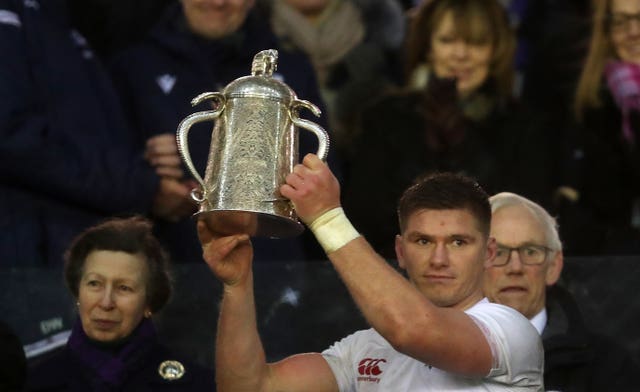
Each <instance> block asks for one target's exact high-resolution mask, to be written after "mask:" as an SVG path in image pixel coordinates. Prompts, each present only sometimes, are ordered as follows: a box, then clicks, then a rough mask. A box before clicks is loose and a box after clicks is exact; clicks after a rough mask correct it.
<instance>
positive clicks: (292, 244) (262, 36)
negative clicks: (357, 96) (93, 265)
mask: <svg viewBox="0 0 640 392" xmlns="http://www.w3.org/2000/svg"><path fill="white" fill-rule="evenodd" d="M264 49H278V52H279V55H278V68H277V71H276V72H275V76H276V77H282V81H284V82H285V83H286V84H288V85H289V86H290V87H291V88H292V89H293V90H294V91H295V92H296V95H297V96H298V98H300V99H305V100H308V101H310V102H312V103H314V104H315V105H317V106H319V107H320V108H321V109H323V106H324V105H323V104H322V102H321V98H320V94H319V91H318V87H317V83H316V79H315V74H314V72H313V68H312V67H311V65H310V63H309V61H308V60H307V58H306V57H305V56H304V55H303V54H302V53H299V52H290V51H287V50H283V49H281V48H280V47H279V45H278V41H277V39H276V38H275V36H274V35H273V33H272V32H271V30H270V27H269V25H268V20H267V19H266V18H260V16H259V15H258V13H257V11H255V10H254V11H252V12H250V13H249V15H248V16H247V19H246V21H245V23H244V24H243V25H242V26H241V28H240V29H239V31H237V32H235V33H233V34H232V35H230V36H228V37H225V38H222V39H219V40H206V39H203V38H201V37H198V36H196V35H194V34H193V33H191V32H190V31H188V29H187V27H186V22H185V19H184V15H183V12H182V6H181V5H180V4H175V5H174V6H173V7H170V8H169V9H168V10H167V13H166V15H165V16H164V18H163V19H162V20H161V21H160V22H159V23H158V24H157V25H156V26H155V27H154V29H153V30H152V31H151V33H150V36H149V37H148V38H147V39H146V40H145V41H144V42H143V43H141V44H140V45H136V46H133V47H131V48H129V49H127V50H125V51H124V52H122V53H120V54H119V55H117V56H116V57H115V58H114V59H113V61H112V62H111V64H110V66H111V67H110V68H111V71H112V75H113V79H114V81H115V83H116V86H117V88H118V90H119V91H120V93H121V96H122V100H123V102H124V105H125V108H126V110H127V111H128V114H129V116H130V118H131V120H132V123H133V125H134V127H135V129H136V134H137V137H138V141H139V142H140V143H144V141H145V140H146V139H148V138H149V137H150V136H153V135H157V134H161V133H175V132H176V130H177V128H178V124H179V123H180V121H182V120H183V119H184V118H185V117H187V116H188V115H189V114H191V113H194V112H197V111H203V110H208V109H209V108H210V105H211V102H210V101H209V102H205V103H202V104H200V105H198V106H196V107H192V106H191V104H190V102H191V100H192V99H193V98H194V97H195V96H197V95H198V94H200V93H203V92H205V91H222V90H223V89H224V87H225V86H226V85H227V84H229V83H230V82H231V81H233V80H234V79H236V78H239V77H241V76H246V75H250V74H251V62H252V60H253V56H254V55H255V54H256V53H258V52H259V51H261V50H264ZM301 115H302V116H303V117H307V118H308V119H310V120H312V121H314V122H316V123H318V124H320V125H321V126H323V127H325V129H326V120H325V116H324V115H323V116H322V117H321V118H316V117H315V116H313V115H311V114H310V113H305V112H304V111H303V112H302V113H301ZM211 130H212V124H210V123H204V124H197V125H195V126H193V127H192V128H191V130H190V132H189V152H190V154H191V158H192V160H193V163H194V165H195V167H196V168H197V170H198V172H199V173H200V175H201V176H202V177H204V170H205V167H206V161H207V157H208V154H209V147H210V143H211ZM299 138H300V157H303V156H304V154H305V153H307V152H316V151H317V139H316V138H315V136H314V135H313V134H311V133H310V132H307V131H305V130H301V131H300V132H299ZM332 160H333V158H332V157H330V158H329V162H330V163H332ZM156 228H157V230H156V234H157V235H158V237H159V238H160V239H161V240H162V242H163V244H164V245H165V246H166V247H167V248H168V250H169V251H170V253H171V254H172V257H173V259H174V260H175V261H176V262H200V261H201V260H202V256H201V248H200V246H199V244H198V242H197V237H196V232H195V223H194V222H193V220H191V219H185V220H183V221H181V222H178V223H163V222H158V223H157V225H156ZM253 245H254V249H255V255H256V260H261V259H262V260H265V259H268V260H285V259H286V260H297V259H300V258H303V257H307V258H308V257H309V254H308V253H307V255H306V256H304V255H303V253H301V252H302V248H301V247H300V244H299V239H285V240H282V239H281V240H265V239H254V240H253Z"/></svg>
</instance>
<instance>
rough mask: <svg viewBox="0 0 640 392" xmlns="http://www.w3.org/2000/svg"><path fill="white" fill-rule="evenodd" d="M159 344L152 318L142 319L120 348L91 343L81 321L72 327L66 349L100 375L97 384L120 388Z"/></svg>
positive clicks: (96, 374)
mask: <svg viewBox="0 0 640 392" xmlns="http://www.w3.org/2000/svg"><path fill="white" fill-rule="evenodd" d="M155 343H156V330H155V328H154V326H153V323H152V322H151V319H146V318H145V319H143V320H142V322H140V325H138V327H136V329H135V330H133V332H132V333H131V335H130V336H129V337H127V338H126V339H125V341H124V342H123V343H122V345H121V346H116V347H101V346H100V343H98V342H94V341H91V340H90V339H89V337H88V336H87V335H86V334H85V333H84V330H83V329H82V323H81V322H80V320H79V319H78V320H77V321H76V323H75V324H74V326H73V330H72V331H71V336H70V337H69V341H68V342H67V347H68V348H69V350H71V352H72V353H73V354H74V355H75V356H77V357H78V358H79V359H80V361H81V362H82V363H83V364H85V365H86V366H88V367H89V368H90V369H91V370H92V371H93V372H94V374H95V376H97V379H98V380H95V381H98V384H104V383H106V384H108V386H109V387H119V386H121V385H122V384H123V383H124V381H125V379H126V377H127V375H128V374H129V373H130V372H131V371H132V370H134V369H135V368H137V367H138V366H140V365H141V364H140V362H141V361H140V358H142V357H144V356H145V355H146V354H147V353H148V352H149V350H150V349H151V348H152V347H153V346H154V344H155Z"/></svg>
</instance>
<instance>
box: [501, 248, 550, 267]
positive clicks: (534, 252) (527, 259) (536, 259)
mask: <svg viewBox="0 0 640 392" xmlns="http://www.w3.org/2000/svg"><path fill="white" fill-rule="evenodd" d="M513 251H516V252H518V258H519V259H520V262H521V263H522V264H524V265H540V264H542V263H544V261H545V260H546V258H547V253H549V252H550V251H551V249H549V248H547V247H546V246H542V245H523V246H520V247H517V248H508V247H506V246H500V245H498V250H497V252H496V257H495V258H494V259H493V261H492V263H491V265H493V266H494V267H502V266H503V265H507V264H508V263H509V260H511V253H512V252H513Z"/></svg>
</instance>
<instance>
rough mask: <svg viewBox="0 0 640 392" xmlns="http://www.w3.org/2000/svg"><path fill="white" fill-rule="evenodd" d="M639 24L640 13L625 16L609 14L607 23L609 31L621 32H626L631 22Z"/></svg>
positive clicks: (623, 14)
mask: <svg viewBox="0 0 640 392" xmlns="http://www.w3.org/2000/svg"><path fill="white" fill-rule="evenodd" d="M634 20H635V21H636V22H640V13H637V14H625V13H615V14H609V16H608V17H607V22H608V24H609V28H610V29H611V31H615V32H622V31H628V30H629V26H631V22H632V21H634Z"/></svg>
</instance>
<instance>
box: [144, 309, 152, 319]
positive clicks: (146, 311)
mask: <svg viewBox="0 0 640 392" xmlns="http://www.w3.org/2000/svg"><path fill="white" fill-rule="evenodd" d="M144 317H145V318H149V317H151V311H150V310H145V311H144Z"/></svg>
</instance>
